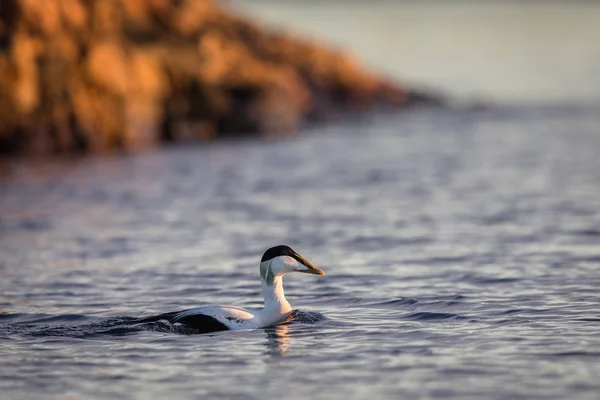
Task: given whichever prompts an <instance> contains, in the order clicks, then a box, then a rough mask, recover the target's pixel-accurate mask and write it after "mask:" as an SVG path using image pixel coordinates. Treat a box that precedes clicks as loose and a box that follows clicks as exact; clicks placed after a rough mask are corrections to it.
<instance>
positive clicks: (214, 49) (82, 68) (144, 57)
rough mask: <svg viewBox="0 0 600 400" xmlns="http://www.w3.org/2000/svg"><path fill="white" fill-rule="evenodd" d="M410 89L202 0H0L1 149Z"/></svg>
mask: <svg viewBox="0 0 600 400" xmlns="http://www.w3.org/2000/svg"><path fill="white" fill-rule="evenodd" d="M414 99H416V100H417V102H418V101H422V100H425V101H428V100H429V99H428V98H427V96H424V97H419V96H418V95H417V96H416V97H415V96H414V95H412V94H411V93H410V92H409V91H408V90H407V89H405V88H404V87H402V86H400V85H398V84H394V83H391V82H389V81H387V80H386V79H382V78H380V77H378V76H377V75H375V74H372V73H370V72H368V71H366V70H365V69H364V68H362V67H361V66H360V65H359V64H358V63H357V61H356V60H354V59H353V57H352V56H350V55H348V54H345V53H344V52H340V51H337V50H333V49H328V48H326V47H323V46H321V45H318V44H315V43H312V42H309V41H306V40H302V39H297V38H294V37H292V36H290V35H288V34H286V33H282V32H275V31H272V30H266V29H264V28H262V27H260V26H259V25H257V24H256V23H254V22H252V21H248V20H246V19H245V18H243V17H240V16H238V15H236V14H235V13H234V12H232V11H231V10H228V9H226V8H225V7H224V6H223V5H222V4H220V3H218V2H216V1H210V0H103V1H85V0H61V1H55V0H2V4H1V5H0V152H1V153H5V154H31V153H34V154H55V153H63V154H64V153H84V152H103V151H110V150H115V149H124V150H134V149H139V148H145V147H149V146H154V145H156V144H157V143H160V142H163V141H180V140H194V139H204V140H206V139H211V138H215V137H219V136H223V135H229V134H254V135H271V136H272V135H286V134H290V133H292V132H294V131H295V130H296V129H297V127H298V125H299V124H300V123H302V122H303V121H307V120H321V119H325V118H328V117H329V116H330V115H332V114H336V113H344V112H355V111H361V110H367V109H371V108H373V107H377V106H382V105H388V106H392V107H405V106H407V105H409V103H411V102H412V100H414Z"/></svg>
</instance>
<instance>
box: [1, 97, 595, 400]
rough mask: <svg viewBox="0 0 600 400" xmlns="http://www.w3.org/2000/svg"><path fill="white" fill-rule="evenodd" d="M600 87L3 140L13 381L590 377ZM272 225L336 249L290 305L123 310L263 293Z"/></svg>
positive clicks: (235, 394)
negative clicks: (85, 151)
mask: <svg viewBox="0 0 600 400" xmlns="http://www.w3.org/2000/svg"><path fill="white" fill-rule="evenodd" d="M599 111H600V109H598V108H597V107H592V106H585V107H576V106H559V105H556V106H547V107H533V106H531V107H525V108H523V107H521V108H519V107H501V108H490V109H482V110H462V111H460V110H458V111H457V110H453V111H450V110H424V111H411V112H405V113H400V114H396V115H380V116H370V117H363V118H356V119H355V120H351V121H346V122H340V123H336V124H332V125H330V126H326V127H322V128H315V129H311V130H307V131H303V132H301V133H300V134H299V135H298V136H297V137H296V138H290V139H283V140H241V141H239V140H236V141H224V142H215V143H210V144H202V145H189V146H188V145H185V146H177V147H171V148H166V149H161V150H156V151H154V152H151V153H145V154H138V155H105V156H94V157H89V158H84V159H81V160H66V159H55V160H52V161H48V160H45V161H36V160H30V161H27V162H25V161H12V162H8V163H4V164H2V170H1V174H2V180H1V183H0V195H1V197H0V293H1V294H0V393H2V396H1V397H2V398H3V399H46V398H47V399H67V398H68V399H71V398H94V399H131V398H133V399H164V398H217V397H219V396H222V397H226V398H234V399H236V398H239V399H254V398H257V399H258V398H261V399H262V398H286V399H300V398H304V399H306V398H312V399H335V398H343V399H346V400H350V399H365V398H372V399H375V398H377V399H385V398H389V399H396V398H461V399H464V398H486V399H509V398H510V399H515V398H544V399H546V398H547V399H564V398H589V399H595V398H598V393H600V379H598V377H600V156H599V151H600V130H599V127H600V112H599ZM280 243H285V244H289V245H290V246H292V247H293V248H294V249H295V250H297V251H298V252H299V253H301V254H302V255H304V256H305V257H306V258H308V259H309V260H311V261H312V262H313V263H315V264H316V265H318V266H319V267H321V268H323V269H324V270H325V271H326V273H327V275H326V276H325V277H317V276H311V275H300V274H298V275H297V276H295V275H293V274H292V275H290V276H287V277H286V278H285V288H286V294H287V297H288V299H289V301H290V303H291V304H292V306H293V307H294V308H296V309H298V310H300V311H299V312H298V313H297V316H298V317H297V318H295V319H294V320H292V321H290V322H288V323H287V324H285V325H281V326H277V327H271V328H267V329H258V330H252V331H231V332H220V333H216V334H207V335H186V334H182V333H178V332H172V331H169V330H168V329H155V328H156V327H154V328H153V327H149V326H144V325H135V324H133V325H132V324H130V322H131V320H132V319H133V318H135V317H140V316H146V315H152V314H156V313H160V312H167V311H174V310H179V309H183V308H187V307H194V306H199V305H203V304H208V303H217V304H233V305H239V306H248V307H258V306H260V305H261V297H260V287H259V280H258V279H259V276H258V263H259V260H260V256H261V255H262V252H263V251H264V250H265V249H266V248H268V247H270V246H272V245H276V244H280Z"/></svg>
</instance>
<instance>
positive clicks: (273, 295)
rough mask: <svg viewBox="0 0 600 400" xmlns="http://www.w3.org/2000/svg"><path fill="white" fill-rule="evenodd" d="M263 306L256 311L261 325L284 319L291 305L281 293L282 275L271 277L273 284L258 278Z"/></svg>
mask: <svg viewBox="0 0 600 400" xmlns="http://www.w3.org/2000/svg"><path fill="white" fill-rule="evenodd" d="M260 285H261V287H262V293H263V298H264V299H265V307H264V308H263V309H262V310H259V311H258V312H257V316H258V317H259V319H260V320H261V325H263V326H268V325H272V324H274V323H276V322H279V321H281V320H282V319H284V318H285V317H286V316H287V315H288V313H289V312H290V311H292V306H290V303H288V301H287V300H286V298H285V294H284V293H283V276H276V277H275V278H273V284H272V285H268V284H267V283H266V282H265V280H264V279H261V280H260Z"/></svg>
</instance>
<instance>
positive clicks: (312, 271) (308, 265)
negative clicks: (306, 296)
mask: <svg viewBox="0 0 600 400" xmlns="http://www.w3.org/2000/svg"><path fill="white" fill-rule="evenodd" d="M294 258H295V259H296V260H298V262H300V263H301V264H302V265H304V266H305V267H306V268H307V269H299V270H298V271H297V272H303V273H305V274H313V275H321V276H323V275H325V272H324V271H323V270H322V269H321V268H319V267H316V266H315V265H313V264H312V263H311V262H310V261H308V260H307V259H306V258H304V257H302V256H301V255H300V254H298V253H296V254H294Z"/></svg>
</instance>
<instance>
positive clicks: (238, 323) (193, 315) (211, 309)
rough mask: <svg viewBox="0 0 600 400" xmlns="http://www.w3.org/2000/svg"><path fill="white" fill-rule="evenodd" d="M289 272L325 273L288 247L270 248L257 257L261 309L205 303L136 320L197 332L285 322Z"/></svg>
mask: <svg viewBox="0 0 600 400" xmlns="http://www.w3.org/2000/svg"><path fill="white" fill-rule="evenodd" d="M289 272H304V273H307V274H315V275H325V272H323V271H322V270H321V269H319V268H317V267H315V266H314V265H313V264H311V263H310V262H309V261H308V260H306V259H305V258H304V257H302V256H301V255H300V254H298V253H296V252H295V251H294V250H292V249H291V248H290V247H289V246H285V245H280V246H275V247H271V248H270V249H268V250H267V251H265V253H264V254H263V256H262V259H261V260H260V284H261V287H262V293H263V297H264V300H265V305H264V307H263V308H261V309H256V310H254V309H245V308H241V307H235V306H212V305H211V306H205V307H197V308H190V309H189V310H184V311H176V312H171V313H166V314H161V315H158V316H155V317H149V318H144V319H141V320H139V322H144V323H145V322H158V321H168V322H170V323H172V324H173V325H175V326H182V327H185V328H189V329H190V330H193V331H194V332H197V333H208V332H216V331H224V330H236V329H255V328H264V327H268V326H272V325H276V324H277V323H279V322H283V321H285V319H286V318H287V317H288V315H289V314H290V312H291V311H292V306H290V303H288V301H287V300H286V298H285V295H284V293H283V275H285V274H287V273H289Z"/></svg>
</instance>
